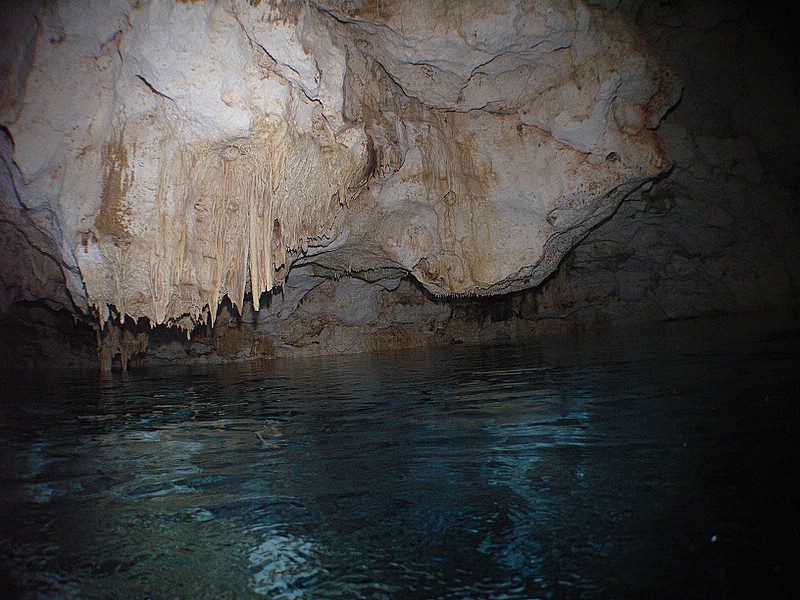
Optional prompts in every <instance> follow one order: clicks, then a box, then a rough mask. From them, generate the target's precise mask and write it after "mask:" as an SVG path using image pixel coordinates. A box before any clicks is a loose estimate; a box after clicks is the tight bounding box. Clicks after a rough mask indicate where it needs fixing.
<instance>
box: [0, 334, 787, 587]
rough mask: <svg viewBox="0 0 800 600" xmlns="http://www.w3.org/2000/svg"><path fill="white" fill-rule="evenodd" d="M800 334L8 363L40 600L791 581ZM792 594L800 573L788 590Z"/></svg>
mask: <svg viewBox="0 0 800 600" xmlns="http://www.w3.org/2000/svg"><path fill="white" fill-rule="evenodd" d="M798 367H800V332H798V331H797V330H789V331H783V332H781V331H779V330H768V329H763V328H760V327H758V326H754V325H752V324H749V325H748V324H747V323H745V324H744V325H741V324H738V322H732V321H730V320H719V319H718V320H716V321H710V322H694V323H689V324H673V325H663V326H658V327H653V328H648V329H642V330H638V331H636V332H633V331H626V332H621V333H617V334H596V335H581V336H572V337H571V338H554V339H552V340H544V341H542V342H539V343H537V344H531V345H527V346H524V347H501V348H491V349H474V348H472V349H470V348H452V349H446V350H441V349H438V350H434V351H426V350H415V351H408V352H403V353H392V354H381V355H372V356H368V355H359V356H350V357H332V358H326V359H316V360H293V361H288V360H287V361H279V362H275V363H272V364H267V365H260V366H254V365H249V366H238V367H216V368H202V369H201V368H192V369H190V368H181V369H178V368H167V369H161V370H150V371H145V372H139V373H131V374H127V375H124V376H123V375H116V376H114V377H113V378H110V379H100V378H98V377H96V376H85V377H77V376H70V377H67V376H63V375H61V376H52V377H41V378H24V379H16V380H8V381H7V384H8V388H9V391H10V393H6V394H4V397H3V401H2V404H0V440H2V447H0V460H1V461H2V462H1V463H0V587H2V588H3V589H4V590H5V591H6V595H7V596H9V597H14V596H15V595H16V596H19V597H26V598H64V597H66V598H287V599H288V598H326V599H327V598H331V599H335V598H342V599H352V598H740V597H742V598H744V597H752V598H755V597H759V598H783V597H786V598H794V597H797V596H796V595H794V594H792V593H791V592H790V591H789V590H790V588H792V587H793V586H796V584H797V578H798V566H799V565H798V559H797V558H796V554H797V547H798V541H800V524H799V521H800V491H799V490H798V478H797V476H796V475H795V473H794V471H795V470H796V468H797V467H798V465H800V460H798V458H799V455H800V452H799V451H798V432H799V430H800V427H798V415H799V414H800V410H798V406H797V398H798V393H797V389H798V385H800V368H798ZM795 589H796V588H795Z"/></svg>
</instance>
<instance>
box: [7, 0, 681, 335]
mask: <svg viewBox="0 0 800 600" xmlns="http://www.w3.org/2000/svg"><path fill="white" fill-rule="evenodd" d="M14 19H15V22H19V23H24V22H35V23H36V24H37V27H35V28H29V29H28V30H27V32H20V31H18V30H15V33H14V34H13V35H8V36H4V41H3V52H4V55H3V56H4V61H5V62H4V65H8V68H5V70H4V77H5V78H6V80H8V81H11V82H12V83H13V82H18V81H20V80H24V81H25V85H24V86H21V85H16V84H15V85H9V86H6V85H5V83H4V90H6V89H7V90H8V92H4V96H3V103H2V107H0V108H2V111H1V112H0V115H2V119H3V121H2V125H3V127H4V132H5V133H6V134H7V137H8V138H9V140H13V146H12V145H11V144H10V143H9V144H6V145H5V146H4V147H3V160H4V163H5V164H6V165H9V168H8V169H6V171H7V173H6V178H7V179H8V180H9V181H10V184H9V185H4V187H3V190H4V191H3V194H4V199H3V202H4V204H5V205H12V204H14V203H16V204H17V205H19V206H20V207H22V208H23V210H32V209H40V210H43V209H44V210H46V211H47V212H48V214H50V215H52V220H51V222H50V223H49V224H44V223H42V222H38V221H37V222H34V223H32V224H31V225H29V226H32V227H34V228H36V229H37V231H38V233H37V235H43V236H44V237H46V238H47V240H49V241H48V243H49V245H50V247H51V248H52V249H53V250H52V253H53V254H55V259H56V261H57V263H58V267H59V268H60V269H61V271H62V273H63V283H62V285H64V286H65V287H66V289H67V290H68V291H69V294H70V302H71V303H72V305H73V306H72V307H71V308H73V309H74V310H79V311H82V312H84V313H86V314H91V315H95V316H96V317H97V319H98V322H99V325H98V327H99V329H100V330H104V327H105V323H106V321H108V320H109V319H112V320H114V321H115V322H116V323H117V325H122V324H124V322H125V319H126V318H132V319H134V320H135V321H138V320H139V319H141V318H146V319H147V320H148V321H149V323H150V324H151V325H156V324H162V323H166V324H169V325H176V326H179V327H182V328H184V329H186V330H187V332H190V331H191V329H192V328H193V327H194V325H195V324H197V323H199V322H202V321H205V320H209V321H210V322H211V323H212V324H213V322H214V319H215V316H216V313H217V307H218V305H219V303H220V301H221V300H222V299H223V298H224V297H225V296H227V297H228V298H230V301H231V302H232V304H233V306H234V307H236V308H237V309H241V308H242V307H243V305H244V299H245V296H246V294H248V293H250V294H252V304H253V307H254V308H255V309H256V310H258V309H259V308H260V303H261V294H262V293H263V292H265V291H266V292H269V291H270V290H273V289H275V288H276V286H281V285H282V283H283V282H285V281H286V278H287V276H288V275H289V272H290V271H291V269H292V267H293V265H295V264H297V263H299V264H304V265H309V264H317V265H319V266H321V267H323V268H324V271H325V272H327V273H332V274H341V273H351V272H359V273H366V272H375V273H391V274H392V275H391V277H390V278H391V279H393V280H394V281H393V283H387V285H388V286H389V287H391V285H394V286H396V285H397V283H398V282H399V279H400V278H401V277H402V276H404V275H406V274H411V275H413V276H414V277H415V278H416V279H417V280H418V281H419V282H420V283H421V284H422V285H423V286H425V287H426V288H427V289H428V291H430V292H432V293H434V294H436V295H442V296H452V295H492V294H499V293H506V292H510V291H516V290H521V289H526V288H530V287H532V286H536V285H538V284H539V283H541V282H542V281H543V280H544V279H545V278H546V277H548V276H549V275H550V274H551V273H552V272H553V271H554V270H555V269H556V268H557V267H558V264H559V263H560V262H561V260H562V258H563V257H564V255H565V254H566V253H567V252H568V251H569V250H570V249H571V248H573V247H574V246H575V244H576V243H578V242H580V240H581V239H583V238H584V237H585V236H586V235H587V234H588V232H589V231H590V230H591V229H592V228H593V227H595V226H596V225H597V224H598V223H600V222H602V221H603V220H605V219H607V218H608V217H609V216H610V215H611V214H613V212H614V211H615V210H616V208H617V207H618V205H619V204H620V202H621V201H622V200H623V199H624V198H625V197H627V196H629V195H630V194H633V193H637V192H641V191H642V190H643V189H646V185H647V184H648V182H649V181H651V180H652V179H653V178H654V177H656V176H658V175H659V174H661V173H663V172H664V171H665V170H667V169H669V167H670V165H671V157H670V154H669V152H668V151H667V150H666V149H665V148H664V147H663V145H662V143H661V142H660V140H659V137H658V135H657V133H656V131H655V129H656V128H657V127H658V125H659V122H660V120H661V118H662V117H663V115H664V114H665V112H666V111H667V110H668V109H669V107H670V106H672V105H673V104H674V103H675V102H676V101H677V99H678V97H679V94H680V85H679V83H678V81H677V78H676V77H675V75H674V74H673V73H672V71H671V70H670V69H669V68H667V67H665V66H664V65H662V64H661V63H660V62H659V61H658V60H656V59H655V58H653V56H652V55H651V53H650V52H649V50H648V49H647V47H646V45H645V44H644V43H643V42H642V41H641V39H639V38H638V37H637V34H635V33H634V32H633V31H632V30H631V29H630V28H629V27H628V26H627V25H626V23H625V22H624V21H623V20H622V19H620V18H618V16H616V15H614V14H611V13H610V12H608V11H605V10H603V9H600V8H597V7H592V6H590V5H588V4H586V3H585V2H583V1H581V0H578V1H576V2H570V3H564V2H557V1H555V0H539V1H536V2H527V1H519V2H515V1H512V0H506V1H503V2H496V1H494V0H492V1H482V0H470V1H468V2H458V3H453V2H448V1H446V0H434V1H432V2H416V1H414V0H397V1H391V2H389V1H386V2H380V3H377V4H376V3H374V2H337V1H334V0H331V1H326V2H310V1H300V0H298V1H294V2H250V3H239V2H232V1H222V2H181V1H175V2H170V1H165V2H156V1H151V2H147V1H144V2H136V3H129V2H127V1H126V0H116V1H114V2H109V3H102V4H101V5H98V6H91V7H90V6H88V5H86V4H84V3H80V2H74V3H70V2H55V3H39V2H33V1H32V2H30V3H29V4H22V5H20V6H19V7H17V8H16V9H15V13H14ZM12 80H13V81H12ZM11 166H13V168H12V167H11ZM376 278H377V276H376Z"/></svg>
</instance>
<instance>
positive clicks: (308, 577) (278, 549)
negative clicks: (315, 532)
mask: <svg viewBox="0 0 800 600" xmlns="http://www.w3.org/2000/svg"><path fill="white" fill-rule="evenodd" d="M248 560H249V564H250V569H251V571H252V573H253V583H252V590H253V591H254V592H255V593H257V594H259V595H261V596H264V597H266V598H273V599H275V600H295V599H300V598H306V597H307V592H308V590H309V589H313V587H314V584H315V583H316V582H318V581H319V580H320V579H321V578H322V577H323V576H324V575H325V569H324V567H323V566H322V564H321V561H320V559H319V557H318V553H317V551H316V550H315V545H314V543H312V542H310V541H308V540H304V539H302V538H300V537H297V536H295V535H292V534H290V533H287V532H283V531H280V530H279V529H278V528H271V529H269V530H267V531H266V532H265V533H264V538H263V541H262V542H261V543H260V544H258V545H257V546H256V547H255V548H253V549H252V550H251V551H250V553H249V556H248Z"/></svg>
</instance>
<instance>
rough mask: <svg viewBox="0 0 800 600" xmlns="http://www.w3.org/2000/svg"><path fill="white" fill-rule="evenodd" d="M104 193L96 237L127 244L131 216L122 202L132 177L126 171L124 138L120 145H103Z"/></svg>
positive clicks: (121, 138)
mask: <svg viewBox="0 0 800 600" xmlns="http://www.w3.org/2000/svg"><path fill="white" fill-rule="evenodd" d="M102 156H103V192H102V197H101V201H100V212H99V214H98V216H97V219H96V220H95V227H96V228H97V231H98V232H99V233H103V234H106V235H110V236H113V237H114V238H116V239H117V240H128V239H130V237H131V235H130V232H129V231H128V228H127V227H126V226H125V217H126V216H127V215H128V213H129V212H130V208H129V207H128V206H126V204H125V202H124V199H125V194H127V193H128V190H129V189H130V187H131V185H132V184H133V173H132V172H131V171H130V168H129V167H128V151H127V149H126V147H125V142H124V139H123V136H120V139H119V141H116V140H114V141H109V142H106V143H105V144H103V151H102Z"/></svg>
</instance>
